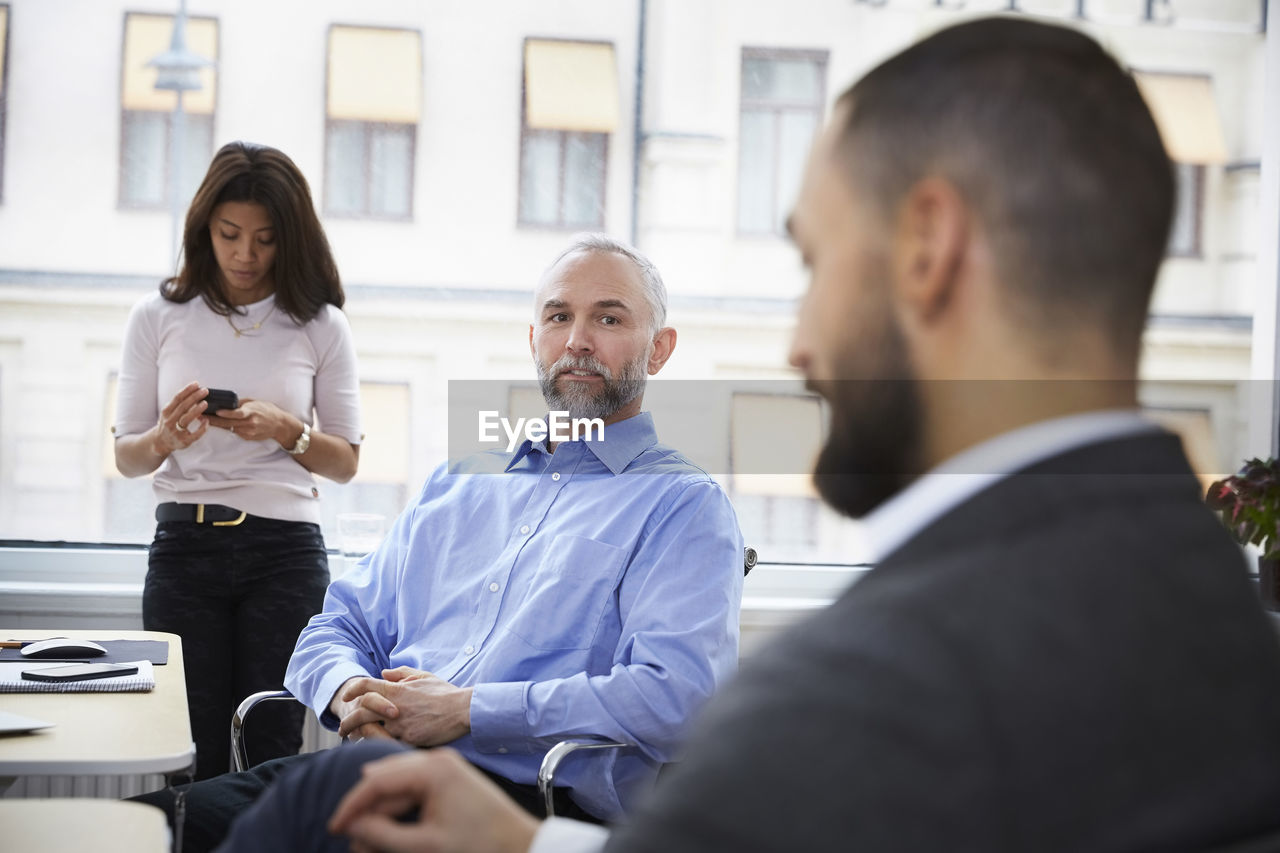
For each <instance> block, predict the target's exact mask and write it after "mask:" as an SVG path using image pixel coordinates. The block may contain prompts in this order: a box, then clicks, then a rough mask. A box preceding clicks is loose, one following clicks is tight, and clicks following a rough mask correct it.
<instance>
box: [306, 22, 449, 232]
mask: <svg viewBox="0 0 1280 853" xmlns="http://www.w3.org/2000/svg"><path fill="white" fill-rule="evenodd" d="M334 30H367V31H370V32H382V33H413V34H414V35H415V36H417V37H418V58H419V61H420V62H421V63H422V65H420V66H419V69H420V73H421V71H422V69H423V66H425V56H426V53H425V50H424V47H425V45H424V40H423V38H422V30H419V29H416V28H414V27H385V26H372V25H369V24H351V23H342V22H339V21H334V22H332V23H330V24H329V27H328V29H326V30H325V35H324V145H323V151H322V152H321V156H322V157H323V161H322V162H323V163H324V181H323V183H324V190H323V192H322V196H323V198H322V200H321V205H322V208H323V211H322V212H323V214H324V216H326V217H333V218H334V219H348V220H362V221H372V222H413V221H414V216H415V214H416V210H417V205H416V202H417V197H418V193H417V176H418V128H419V126H420V125H421V124H422V116H421V113H419V116H418V120H417V121H416V122H399V121H369V120H366V119H352V118H333V117H332V116H331V115H329V97H330V94H331V93H330V91H329V65H330V63H331V62H332V61H333V56H332V54H331V50H332V45H333V42H332V39H333V31H334ZM339 125H345V126H353V125H358V126H360V128H361V130H362V132H363V134H362V135H363V137H364V145H365V149H364V150H365V152H366V156H365V157H364V158H363V161H362V164H361V170H360V178H361V180H362V181H363V198H364V205H363V209H362V210H358V211H354V210H335V209H334V208H333V207H332V206H331V204H332V199H333V176H332V175H331V174H330V170H329V150H330V147H331V145H332V140H331V136H332V132H333V129H334V127H335V126H339ZM380 128H397V129H408V132H409V169H408V174H407V175H406V176H405V182H406V184H407V186H408V187H409V209H408V212H406V213H382V212H377V211H373V210H370V209H369V207H370V204H369V202H370V199H371V198H372V197H373V163H372V160H371V158H370V157H369V156H368V152H369V151H370V150H371V148H372V144H371V143H372V139H373V133H374V131H375V130H377V129H380Z"/></svg>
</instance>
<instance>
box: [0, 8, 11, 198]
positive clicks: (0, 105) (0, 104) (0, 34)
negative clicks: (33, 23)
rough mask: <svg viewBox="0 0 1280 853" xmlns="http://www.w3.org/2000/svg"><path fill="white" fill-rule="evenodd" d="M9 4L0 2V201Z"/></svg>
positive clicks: (2, 187) (2, 194)
mask: <svg viewBox="0 0 1280 853" xmlns="http://www.w3.org/2000/svg"><path fill="white" fill-rule="evenodd" d="M8 63H9V5H8V4H7V3H6V4H0V201H3V200H4V117H5V112H6V109H5V105H6V104H7V103H8V102H9V99H8V98H7V97H5V95H6V93H7V89H6V88H5V87H6V86H8V85H9V74H8V68H9V66H8Z"/></svg>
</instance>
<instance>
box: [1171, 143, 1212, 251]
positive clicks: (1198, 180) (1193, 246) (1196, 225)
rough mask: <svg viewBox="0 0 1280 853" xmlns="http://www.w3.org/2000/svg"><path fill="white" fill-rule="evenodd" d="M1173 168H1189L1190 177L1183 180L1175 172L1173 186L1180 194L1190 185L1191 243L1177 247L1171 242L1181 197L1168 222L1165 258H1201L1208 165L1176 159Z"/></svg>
mask: <svg viewBox="0 0 1280 853" xmlns="http://www.w3.org/2000/svg"><path fill="white" fill-rule="evenodd" d="M1172 162H1173V166H1174V169H1175V170H1181V169H1190V170H1191V171H1190V175H1191V179H1190V180H1189V181H1187V182H1186V184H1185V185H1184V182H1183V180H1182V178H1181V175H1180V174H1177V173H1175V176H1174V177H1175V181H1174V186H1175V188H1176V190H1177V192H1178V194H1179V196H1181V194H1182V191H1183V189H1184V188H1186V187H1188V186H1189V187H1190V189H1191V194H1192V196H1193V202H1192V204H1193V205H1194V208H1193V212H1192V219H1193V221H1192V223H1191V243H1190V245H1188V246H1186V247H1179V246H1175V245H1174V244H1173V235H1174V233H1175V226H1176V225H1177V221H1178V220H1177V214H1178V211H1179V209H1180V208H1181V204H1182V202H1181V199H1180V198H1179V201H1178V202H1176V203H1175V206H1174V219H1173V220H1172V221H1171V222H1170V223H1169V245H1168V246H1167V247H1165V257H1166V258H1177V259H1183V260H1201V259H1203V258H1204V202H1205V199H1204V190H1205V174H1206V172H1207V171H1208V167H1207V166H1206V165H1205V164H1204V163H1183V162H1180V161H1177V160H1174V161H1172Z"/></svg>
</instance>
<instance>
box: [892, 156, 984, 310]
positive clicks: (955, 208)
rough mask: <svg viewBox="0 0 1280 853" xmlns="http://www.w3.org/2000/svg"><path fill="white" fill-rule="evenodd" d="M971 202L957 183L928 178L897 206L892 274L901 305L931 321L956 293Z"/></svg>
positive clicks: (966, 242) (966, 245)
mask: <svg viewBox="0 0 1280 853" xmlns="http://www.w3.org/2000/svg"><path fill="white" fill-rule="evenodd" d="M969 217H970V211H969V206H968V205H967V204H966V203H965V201H964V199H963V198H962V197H961V196H960V193H959V191H957V190H956V188H955V185H954V184H952V183H951V182H950V181H946V180H943V179H942V178H925V179H924V180H922V181H920V182H919V183H917V184H916V185H915V186H913V187H912V188H911V189H910V190H909V191H908V192H907V194H906V197H905V198H904V199H903V201H902V203H901V204H900V205H899V207H898V216H897V231H896V234H895V236H894V258H893V265H894V272H895V273H896V275H895V277H894V278H895V282H896V286H897V291H898V292H897V295H898V297H899V299H900V301H901V302H902V304H903V307H904V308H906V309H907V310H908V311H910V312H912V313H913V314H915V315H916V317H918V318H919V319H921V320H924V321H928V320H930V319H932V318H934V317H936V316H937V315H938V314H939V313H940V312H942V311H944V310H945V309H946V308H947V306H948V305H949V304H950V303H951V300H952V299H953V298H954V297H955V295H956V290H955V289H956V287H957V286H958V284H959V279H958V275H957V274H958V272H959V271H960V267H961V264H962V262H963V260H964V257H965V253H966V252H967V251H968V241H969V236H970V234H969V227H970V225H969Z"/></svg>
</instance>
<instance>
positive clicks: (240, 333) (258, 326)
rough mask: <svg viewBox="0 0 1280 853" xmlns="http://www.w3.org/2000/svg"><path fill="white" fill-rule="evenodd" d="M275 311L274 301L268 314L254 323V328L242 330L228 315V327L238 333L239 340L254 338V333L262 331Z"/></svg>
mask: <svg viewBox="0 0 1280 853" xmlns="http://www.w3.org/2000/svg"><path fill="white" fill-rule="evenodd" d="M275 310H276V303H275V301H272V303H271V307H270V308H269V309H268V310H267V313H265V314H263V315H262V319H261V320H259V321H258V322H256V323H254V324H253V325H252V326H249V327H248V328H245V329H241V328H240V327H238V326H237V325H236V324H235V323H233V322H231V315H230V314H227V315H225V316H226V318H227V325H228V326H230V327H231V330H232V331H234V332H235V333H236V337H237V338H240V337H244V336H245V335H249V336H250V337H252V336H253V335H252V333H253V332H256V331H258V330H259V329H261V328H262V324H263V323H265V322H267V318H268V317H270V316H271V315H272V313H274V312H275Z"/></svg>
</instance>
